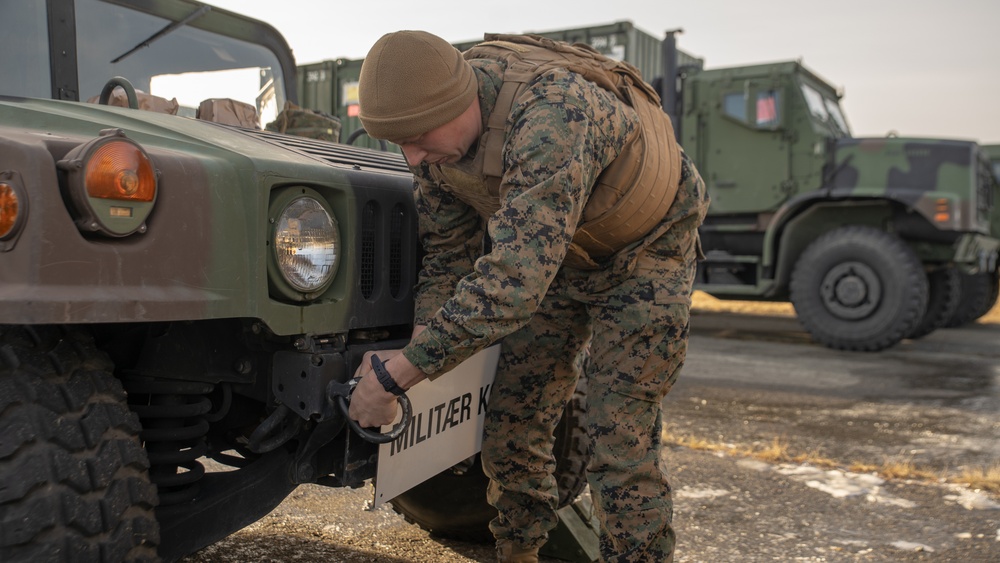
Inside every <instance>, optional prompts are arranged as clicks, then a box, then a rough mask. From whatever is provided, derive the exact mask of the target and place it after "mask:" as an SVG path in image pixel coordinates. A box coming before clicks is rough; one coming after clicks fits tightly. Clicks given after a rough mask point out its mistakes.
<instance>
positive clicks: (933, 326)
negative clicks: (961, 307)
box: [906, 268, 961, 338]
mask: <svg viewBox="0 0 1000 563" xmlns="http://www.w3.org/2000/svg"><path fill="white" fill-rule="evenodd" d="M927 282H928V287H929V290H928V294H927V311H925V312H924V316H923V318H921V319H920V322H919V323H917V326H915V327H913V330H911V331H910V334H908V335H906V337H907V338H922V337H924V336H927V335H928V334H930V333H932V332H934V331H935V330H937V329H939V328H941V327H943V326H944V325H945V323H946V322H948V320H949V319H951V318H952V316H954V314H955V310H956V309H958V302H959V300H960V299H961V281H960V280H959V274H958V270H956V269H955V268H941V269H940V270H935V271H933V272H931V273H929V274H927Z"/></svg>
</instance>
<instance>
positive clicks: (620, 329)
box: [482, 217, 698, 563]
mask: <svg viewBox="0 0 1000 563" xmlns="http://www.w3.org/2000/svg"><path fill="white" fill-rule="evenodd" d="M697 223H698V219H697V218H696V217H689V218H688V219H685V220H683V221H680V222H678V223H677V224H675V225H674V228H672V229H670V230H669V231H667V233H665V234H664V235H663V236H661V237H660V238H659V239H658V240H656V241H654V242H653V243H651V244H650V246H648V247H647V248H646V249H645V251H644V252H642V253H641V254H640V255H639V258H638V261H637V263H636V267H635V269H634V270H633V271H632V273H631V275H630V276H628V277H627V279H625V280H624V281H621V282H620V283H615V284H610V286H609V287H598V288H592V287H588V286H587V283H586V275H585V274H583V273H580V275H579V276H578V277H575V278H574V277H572V275H565V276H564V275H560V276H557V278H556V281H555V282H554V284H553V285H552V286H551V287H550V289H549V291H548V293H547V294H546V297H545V299H544V300H543V302H542V304H541V307H540V308H539V309H538V311H537V312H536V313H535V315H534V316H533V317H532V319H531V320H530V321H529V323H528V324H527V325H526V326H525V327H523V328H522V329H521V330H519V331H517V332H516V333H514V334H512V335H510V336H508V337H506V338H505V339H504V341H503V343H502V348H501V349H502V353H501V358H500V364H499V367H498V370H497V375H496V380H495V382H494V386H493V389H492V391H491V395H490V402H489V409H488V412H487V417H486V426H485V431H484V438H483V450H482V459H483V467H484V470H485V471H486V474H487V475H488V476H489V477H490V479H491V483H490V487H489V491H488V500H489V502H490V504H492V505H493V506H495V507H496V508H497V510H498V511H499V516H498V517H497V518H496V519H495V520H494V521H493V522H492V523H491V524H490V529H491V531H492V532H493V534H494V536H496V538H497V539H498V540H504V541H510V542H512V543H514V544H516V545H521V546H527V547H537V546H540V545H542V544H543V543H544V542H545V540H546V538H547V534H548V532H549V531H550V530H551V529H552V528H553V527H554V526H555V525H556V523H557V516H556V505H557V502H558V492H557V489H556V481H555V478H554V477H553V471H554V468H555V459H554V457H553V454H552V449H553V444H554V441H555V440H554V437H553V431H554V429H555V427H556V425H557V424H558V422H559V419H560V417H561V415H562V413H563V410H564V407H565V404H566V402H567V401H568V400H569V399H570V398H571V397H572V394H573V391H574V389H575V386H576V379H577V377H578V374H579V373H580V372H581V370H582V368H583V365H584V364H585V363H586V375H585V377H587V389H588V391H587V415H586V416H587V428H588V435H589V438H590V440H591V442H592V448H593V456H592V459H591V462H590V465H589V469H588V473H587V481H588V484H589V486H590V491H591V495H592V497H593V500H594V506H595V508H596V510H597V515H598V517H599V520H600V522H601V537H600V545H601V554H602V557H603V559H604V560H605V561H623V562H625V561H635V562H644V563H645V562H649V561H670V560H672V557H673V549H674V543H675V536H674V530H673V528H672V526H671V520H672V517H673V503H672V500H671V495H670V485H669V484H668V482H667V478H666V476H665V474H664V471H663V468H662V467H661V460H660V453H661V452H660V450H661V432H662V429H661V425H662V421H663V414H662V412H661V402H662V400H663V398H664V396H665V395H666V393H667V392H668V391H669V390H670V388H671V386H672V385H673V383H674V381H675V380H676V378H677V375H678V373H679V372H680V369H681V366H682V365H683V363H684V358H685V354H686V351H687V340H688V328H689V324H688V321H689V311H690V295H691V288H692V284H693V280H694V273H695V262H696V258H695V257H696V253H697V251H696V248H697ZM605 285H607V284H605Z"/></svg>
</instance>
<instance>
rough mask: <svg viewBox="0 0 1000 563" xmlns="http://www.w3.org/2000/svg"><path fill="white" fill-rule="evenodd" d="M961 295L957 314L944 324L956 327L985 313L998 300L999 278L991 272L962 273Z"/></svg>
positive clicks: (960, 276) (956, 310)
mask: <svg viewBox="0 0 1000 563" xmlns="http://www.w3.org/2000/svg"><path fill="white" fill-rule="evenodd" d="M959 278H960V280H961V290H960V291H961V297H960V298H959V300H958V308H957V309H955V314H954V315H952V317H951V318H950V319H949V320H948V322H947V323H945V325H944V326H946V327H948V328H954V327H958V326H962V325H964V324H968V323H971V322H972V321H974V320H976V319H978V318H979V317H981V316H983V315H985V314H986V313H988V312H989V311H990V309H992V308H993V306H994V305H996V302H997V278H996V275H994V274H991V273H986V274H960V275H959Z"/></svg>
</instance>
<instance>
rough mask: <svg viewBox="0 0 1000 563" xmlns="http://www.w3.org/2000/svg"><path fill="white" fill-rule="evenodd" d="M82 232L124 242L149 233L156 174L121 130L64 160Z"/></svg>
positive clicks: (107, 133) (62, 165)
mask: <svg viewBox="0 0 1000 563" xmlns="http://www.w3.org/2000/svg"><path fill="white" fill-rule="evenodd" d="M58 165H59V167H60V168H62V169H63V170H66V176H67V183H68V185H67V188H68V190H69V194H70V198H71V199H72V201H73V204H74V207H75V210H76V212H77V216H78V218H77V225H78V226H79V228H80V230H82V231H95V232H100V233H102V234H105V235H108V236H113V237H123V236H127V235H130V234H132V233H135V232H137V231H138V232H146V223H145V221H146V218H147V217H148V216H149V213H150V212H151V211H152V210H153V204H154V203H155V201H156V193H157V173H156V169H155V168H153V163H152V161H151V160H150V159H149V156H148V155H146V152H145V151H144V150H143V149H142V147H140V146H139V144H138V143H136V142H135V141H133V140H131V139H129V138H127V137H126V136H125V133H124V132H123V131H122V130H121V129H106V130H104V131H101V136H100V137H98V138H96V139H93V140H91V141H88V142H86V143H84V144H82V145H80V146H78V147H76V148H75V149H73V150H72V151H70V152H69V153H68V154H67V155H66V158H64V159H63V160H60V161H59V163H58Z"/></svg>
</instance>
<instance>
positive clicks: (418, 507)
mask: <svg viewBox="0 0 1000 563" xmlns="http://www.w3.org/2000/svg"><path fill="white" fill-rule="evenodd" d="M586 394H587V383H586V378H583V377H581V378H580V381H579V382H578V383H577V387H576V391H575V392H574V394H573V398H572V399H571V400H570V402H569V403H567V405H566V410H565V411H563V416H562V419H561V420H560V421H559V424H558V426H556V429H555V433H554V434H555V437H556V443H555V446H554V448H553V451H554V453H555V457H556V470H555V478H556V484H557V485H558V487H559V508H562V507H564V506H567V505H569V504H571V503H572V502H573V501H574V500H576V497H577V496H579V494H580V493H581V492H583V489H584V487H585V486H586V485H587V464H588V463H589V462H590V456H591V449H590V439H589V437H588V436H587V426H586V404H587V395H586ZM488 485H489V478H487V477H486V474H485V473H483V466H482V462H481V461H480V459H479V454H476V456H475V458H474V460H473V462H472V465H471V467H470V466H467V465H457V466H455V467H453V468H451V469H450V470H448V471H444V472H442V473H439V474H438V475H435V476H434V477H431V478H430V479H428V480H427V481H424V482H423V483H421V484H419V485H417V486H416V487H413V488H412V489H410V490H408V491H406V492H405V493H402V494H400V495H399V496H397V497H396V498H394V499H392V500H391V501H390V503H391V504H392V507H393V509H394V510H395V511H396V512H398V513H399V514H402V515H403V517H404V518H406V521H407V522H410V523H411V524H416V525H418V526H420V527H421V528H423V529H424V530H427V531H428V532H430V533H431V535H433V536H435V537H439V538H445V539H454V540H461V541H471V542H479V543H492V542H493V534H492V533H491V532H490V529H489V523H490V520H493V518H495V517H496V515H497V511H496V509H495V508H493V507H492V506H490V504H489V503H488V502H486V487H487V486H488Z"/></svg>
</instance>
